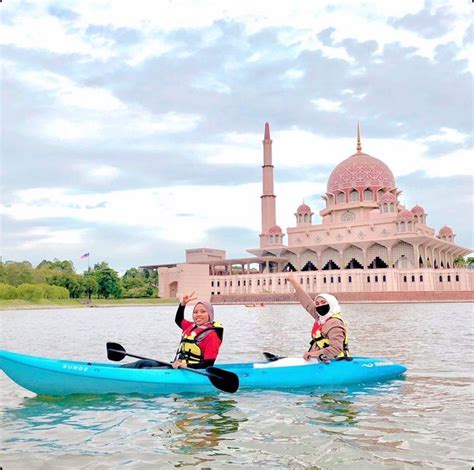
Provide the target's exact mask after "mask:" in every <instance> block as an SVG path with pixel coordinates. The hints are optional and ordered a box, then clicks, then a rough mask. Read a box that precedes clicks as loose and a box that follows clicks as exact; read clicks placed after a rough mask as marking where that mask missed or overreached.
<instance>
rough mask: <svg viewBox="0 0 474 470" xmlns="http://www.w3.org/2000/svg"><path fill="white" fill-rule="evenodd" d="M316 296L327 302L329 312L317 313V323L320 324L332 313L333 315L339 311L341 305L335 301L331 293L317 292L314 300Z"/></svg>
mask: <svg viewBox="0 0 474 470" xmlns="http://www.w3.org/2000/svg"><path fill="white" fill-rule="evenodd" d="M318 297H322V298H323V299H324V300H326V301H327V303H328V304H329V312H328V313H326V315H318V317H319V319H318V321H319V323H320V324H321V325H324V323H325V322H326V321H327V320H328V319H329V318H331V317H332V316H333V315H335V314H336V313H341V307H340V306H339V302H338V301H337V299H336V297H334V296H333V295H331V294H325V293H323V294H318V295H317V296H316V297H315V298H314V300H316V299H317V298H318ZM316 313H318V311H317V310H316Z"/></svg>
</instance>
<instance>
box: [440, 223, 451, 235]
mask: <svg viewBox="0 0 474 470" xmlns="http://www.w3.org/2000/svg"><path fill="white" fill-rule="evenodd" d="M439 235H440V236H441V237H443V236H445V237H451V236H452V235H453V229H452V228H451V227H448V226H447V225H445V226H444V227H441V229H440V231H439Z"/></svg>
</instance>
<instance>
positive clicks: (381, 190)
mask: <svg viewBox="0 0 474 470" xmlns="http://www.w3.org/2000/svg"><path fill="white" fill-rule="evenodd" d="M383 195H384V191H383V189H379V190H378V191H377V201H380V199H381V198H382V196H383Z"/></svg>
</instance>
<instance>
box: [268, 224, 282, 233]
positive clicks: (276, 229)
mask: <svg viewBox="0 0 474 470" xmlns="http://www.w3.org/2000/svg"><path fill="white" fill-rule="evenodd" d="M268 233H270V234H272V235H275V234H279V235H281V234H282V231H281V228H280V227H279V226H278V225H274V226H273V227H270V228H269V230H268Z"/></svg>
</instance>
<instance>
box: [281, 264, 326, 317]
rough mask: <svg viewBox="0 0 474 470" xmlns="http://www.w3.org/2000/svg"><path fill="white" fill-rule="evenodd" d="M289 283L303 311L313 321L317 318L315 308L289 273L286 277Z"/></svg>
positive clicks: (296, 280)
mask: <svg viewBox="0 0 474 470" xmlns="http://www.w3.org/2000/svg"><path fill="white" fill-rule="evenodd" d="M287 279H288V281H289V283H290V284H291V285H292V286H293V287H294V289H295V292H296V298H297V299H298V301H299V302H300V304H301V305H302V306H303V307H304V309H305V310H306V311H307V312H308V313H309V314H310V315H311V316H312V317H313V318H314V319H315V320H317V319H318V318H319V315H318V313H317V312H316V306H315V305H314V301H313V299H312V298H311V297H310V296H309V295H308V294H307V293H306V292H305V290H304V289H303V288H302V287H301V284H300V283H299V282H298V279H296V276H295V275H294V274H293V273H292V272H290V273H289V274H288V276H287Z"/></svg>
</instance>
